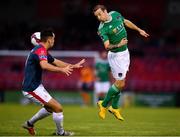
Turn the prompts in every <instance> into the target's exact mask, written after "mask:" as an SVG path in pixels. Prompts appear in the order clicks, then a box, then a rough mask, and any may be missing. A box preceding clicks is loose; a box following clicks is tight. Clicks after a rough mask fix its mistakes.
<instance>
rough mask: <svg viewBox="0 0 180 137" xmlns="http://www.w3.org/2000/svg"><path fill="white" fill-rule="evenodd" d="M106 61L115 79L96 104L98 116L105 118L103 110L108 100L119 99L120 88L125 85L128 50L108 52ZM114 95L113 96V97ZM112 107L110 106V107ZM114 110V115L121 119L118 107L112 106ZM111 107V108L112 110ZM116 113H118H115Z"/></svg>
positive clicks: (115, 100) (104, 110) (116, 100)
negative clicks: (103, 97)
mask: <svg viewBox="0 0 180 137" xmlns="http://www.w3.org/2000/svg"><path fill="white" fill-rule="evenodd" d="M108 61H109V64H110V67H111V71H112V74H113V77H114V78H115V79H116V81H115V83H114V84H113V85H112V86H111V87H110V88H109V90H108V93H107V94H106V97H105V99H104V100H103V101H101V102H98V106H99V108H100V112H99V116H100V117H101V118H105V112H106V107H107V106H108V104H109V102H110V101H111V100H114V101H113V102H114V104H115V102H118V101H119V98H120V97H118V96H119V95H120V94H119V93H120V92H121V90H122V88H123V87H124V85H125V80H124V79H125V77H126V73H127V71H128V68H129V52H128V50H126V51H124V52H120V53H112V52H109V53H108ZM114 97H115V98H114ZM110 108H112V107H110ZM112 109H113V110H114V111H113V112H114V113H113V112H112V113H113V114H114V115H115V116H116V117H118V119H120V120H122V118H121V117H119V116H120V114H119V111H118V109H115V108H112ZM112 109H111V110H112ZM117 114H118V115H117Z"/></svg>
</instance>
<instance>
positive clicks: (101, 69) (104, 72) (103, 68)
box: [94, 51, 110, 102]
mask: <svg viewBox="0 0 180 137" xmlns="http://www.w3.org/2000/svg"><path fill="white" fill-rule="evenodd" d="M95 76H96V77H95V83H94V92H95V101H96V102H97V100H102V99H104V97H105V94H106V93H107V92H108V91H107V89H109V88H110V66H109V63H108V60H107V53H106V51H102V52H101V53H100V56H99V58H98V59H96V61H95Z"/></svg>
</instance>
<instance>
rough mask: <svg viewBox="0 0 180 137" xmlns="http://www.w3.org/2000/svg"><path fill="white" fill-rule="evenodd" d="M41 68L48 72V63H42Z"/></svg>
mask: <svg viewBox="0 0 180 137" xmlns="http://www.w3.org/2000/svg"><path fill="white" fill-rule="evenodd" d="M40 66H41V68H42V69H44V70H46V69H47V61H41V62H40Z"/></svg>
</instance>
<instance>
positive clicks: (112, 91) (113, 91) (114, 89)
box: [102, 84, 119, 107]
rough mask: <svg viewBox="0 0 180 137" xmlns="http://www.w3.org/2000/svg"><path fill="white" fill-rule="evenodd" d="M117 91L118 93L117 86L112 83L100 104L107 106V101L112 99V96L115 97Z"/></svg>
mask: <svg viewBox="0 0 180 137" xmlns="http://www.w3.org/2000/svg"><path fill="white" fill-rule="evenodd" d="M118 93H119V90H118V88H117V87H116V86H115V85H114V84H113V85H112V86H111V87H110V88H109V90H108V93H107V94H106V97H105V98H104V100H103V103H102V106H103V107H107V106H108V104H109V102H110V101H111V100H112V98H113V97H115V96H116V94H118Z"/></svg>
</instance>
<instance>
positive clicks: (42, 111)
mask: <svg viewBox="0 0 180 137" xmlns="http://www.w3.org/2000/svg"><path fill="white" fill-rule="evenodd" d="M50 114H51V113H50V112H48V111H47V110H46V109H45V108H41V109H40V110H39V111H38V112H37V113H36V114H35V115H34V116H33V117H32V118H31V119H30V120H28V121H29V123H30V124H32V125H33V124H35V123H36V122H37V121H38V120H41V119H43V118H45V117H47V116H49V115H50Z"/></svg>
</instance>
